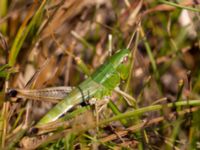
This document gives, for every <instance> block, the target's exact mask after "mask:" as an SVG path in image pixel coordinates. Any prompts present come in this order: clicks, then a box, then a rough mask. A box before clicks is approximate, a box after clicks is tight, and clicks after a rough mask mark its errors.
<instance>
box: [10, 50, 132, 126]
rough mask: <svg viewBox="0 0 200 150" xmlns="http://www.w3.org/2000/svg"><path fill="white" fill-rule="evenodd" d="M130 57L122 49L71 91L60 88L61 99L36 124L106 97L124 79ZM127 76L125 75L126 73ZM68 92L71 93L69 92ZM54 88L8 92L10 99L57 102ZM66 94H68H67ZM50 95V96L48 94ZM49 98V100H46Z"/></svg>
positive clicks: (47, 121) (54, 118)
mask: <svg viewBox="0 0 200 150" xmlns="http://www.w3.org/2000/svg"><path fill="white" fill-rule="evenodd" d="M129 56H130V50H129V49H122V50H119V51H118V52H116V53H115V54H114V55H113V56H111V57H110V58H109V59H108V60H107V61H106V62H105V63H104V64H102V65H101V66H100V67H99V68H98V69H97V70H96V71H95V72H94V73H93V74H92V75H91V76H90V77H88V78H87V79H86V80H84V81H83V82H82V83H80V84H79V85H78V86H77V87H75V88H73V89H67V88H64V87H60V88H59V90H61V91H62V93H61V96H60V97H61V99H63V98H64V99H63V100H62V101H60V102H59V103H58V104H56V105H55V106H54V107H53V108H52V109H51V110H50V111H49V112H48V113H47V114H46V115H45V116H44V117H43V118H42V119H41V120H40V121H39V122H38V123H37V124H36V126H37V125H43V124H47V123H49V122H52V121H55V120H57V119H58V118H59V117H60V116H61V115H63V114H64V113H66V112H67V111H69V110H70V109H72V108H73V107H75V106H76V105H78V104H80V103H83V102H87V101H88V100H89V99H90V98H93V97H94V98H97V99H100V98H102V97H103V96H108V95H110V94H111V92H112V91H113V90H114V89H115V88H116V87H117V86H118V85H119V84H120V81H121V79H125V76H124V72H123V71H122V70H123V67H125V64H124V63H126V61H127V57H129ZM126 74H127V73H126ZM69 90H70V91H71V92H69ZM57 92H58V91H57V90H55V88H54V89H53V88H47V89H43V90H42V89H41V90H39V91H37V90H29V91H20V90H14V89H12V90H10V95H11V96H12V97H15V96H16V97H17V94H18V97H22V98H23V97H29V98H34V97H36V99H45V100H46V101H52V102H54V100H53V99H55V100H58V99H60V98H59V94H58V93H57ZM67 92H69V93H68V94H67ZM49 93H52V94H49ZM48 97H49V98H48Z"/></svg>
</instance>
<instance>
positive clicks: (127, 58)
mask: <svg viewBox="0 0 200 150" xmlns="http://www.w3.org/2000/svg"><path fill="white" fill-rule="evenodd" d="M128 61H129V56H126V57H124V58H123V60H122V63H124V64H126V63H127V62H128Z"/></svg>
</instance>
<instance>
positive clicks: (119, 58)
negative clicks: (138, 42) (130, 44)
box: [111, 49, 131, 80]
mask: <svg viewBox="0 0 200 150" xmlns="http://www.w3.org/2000/svg"><path fill="white" fill-rule="evenodd" d="M130 54H131V51H130V50H129V49H123V50H120V51H118V52H116V53H115V54H114V55H113V57H112V59H111V63H112V64H113V66H114V68H115V69H116V70H117V72H118V73H119V75H120V77H121V79H123V80H125V79H126V78H127V77H128V74H129V68H130V61H129V60H130V59H129V58H130Z"/></svg>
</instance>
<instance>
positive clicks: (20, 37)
mask: <svg viewBox="0 0 200 150" xmlns="http://www.w3.org/2000/svg"><path fill="white" fill-rule="evenodd" d="M47 2H48V0H44V1H43V2H42V4H41V5H40V7H39V9H38V10H37V11H36V13H35V15H34V16H33V18H32V19H31V21H30V23H29V24H28V25H27V26H26V25H24V26H23V25H22V26H21V27H20V29H19V31H18V33H17V36H16V38H15V40H14V43H13V45H12V47H11V51H10V55H9V65H10V66H13V65H14V64H15V62H16V59H17V56H18V54H19V52H20V49H21V48H22V45H23V43H24V41H25V40H26V39H27V37H34V36H35V35H36V33H37V32H36V31H37V29H38V28H39V25H40V24H41V22H42V18H43V14H44V11H45V5H46V4H47ZM29 40H30V39H29Z"/></svg>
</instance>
